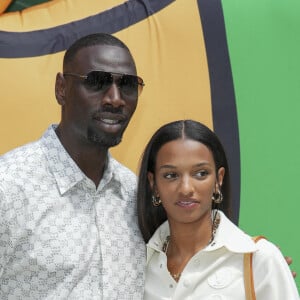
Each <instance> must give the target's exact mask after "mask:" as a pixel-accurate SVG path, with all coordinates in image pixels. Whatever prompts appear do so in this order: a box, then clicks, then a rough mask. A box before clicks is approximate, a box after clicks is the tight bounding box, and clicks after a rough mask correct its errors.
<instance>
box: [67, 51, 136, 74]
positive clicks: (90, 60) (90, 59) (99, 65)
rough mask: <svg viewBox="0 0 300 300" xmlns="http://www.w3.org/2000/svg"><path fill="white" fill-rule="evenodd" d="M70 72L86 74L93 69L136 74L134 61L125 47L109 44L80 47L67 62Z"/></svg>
mask: <svg viewBox="0 0 300 300" xmlns="http://www.w3.org/2000/svg"><path fill="white" fill-rule="evenodd" d="M68 68H71V69H72V70H68V71H72V72H78V73H81V74H86V73H88V72H90V71H93V70H102V71H110V72H116V73H125V74H133V75H135V74H136V68H135V63H134V61H133V58H132V56H131V54H130V53H129V52H128V50H127V49H124V48H121V47H118V46H111V45H93V46H88V47H85V48H82V49H80V50H79V51H78V52H77V53H76V55H75V58H74V60H73V61H72V62H71V63H70V64H69V66H68Z"/></svg>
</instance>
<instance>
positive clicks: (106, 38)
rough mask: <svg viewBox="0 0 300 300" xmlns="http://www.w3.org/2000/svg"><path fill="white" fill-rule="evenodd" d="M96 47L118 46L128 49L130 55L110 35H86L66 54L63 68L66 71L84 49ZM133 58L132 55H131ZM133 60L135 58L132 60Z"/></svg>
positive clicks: (121, 43) (116, 39) (121, 44)
mask: <svg viewBox="0 0 300 300" xmlns="http://www.w3.org/2000/svg"><path fill="white" fill-rule="evenodd" d="M96 45H109V46H117V47H120V48H123V49H126V50H127V51H128V52H129V54H130V55H131V53H130V50H129V48H128V47H127V46H126V45H125V44H124V43H123V42H122V41H121V40H119V39H118V38H116V37H115V36H113V35H111V34H108V33H102V32H100V33H93V34H89V35H86V36H84V37H82V38H80V39H78V40H76V41H75V42H74V43H73V44H72V45H71V46H70V47H69V48H68V49H67V51H66V52H65V55H64V59H63V67H64V69H65V67H66V65H67V64H68V63H69V62H71V61H72V60H73V58H74V57H75V56H76V54H77V52H78V51H79V50H81V49H83V48H86V47H90V46H96ZM131 57H132V55H131ZM132 60H133V58H132Z"/></svg>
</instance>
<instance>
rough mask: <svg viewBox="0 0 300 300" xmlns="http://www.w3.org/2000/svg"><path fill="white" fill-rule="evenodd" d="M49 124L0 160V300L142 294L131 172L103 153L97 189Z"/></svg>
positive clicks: (141, 252) (140, 244)
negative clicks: (103, 165) (35, 137)
mask: <svg viewBox="0 0 300 300" xmlns="http://www.w3.org/2000/svg"><path fill="white" fill-rule="evenodd" d="M55 126H56V125H51V126H50V127H49V128H48V130H47V131H46V132H45V134H44V135H43V137H42V138H41V139H40V140H38V141H36V142H33V143H30V144H27V145H25V146H22V147H20V148H17V149H15V150H13V151H11V152H8V153H7V154H5V155H3V156H2V157H1V158H0V177H1V182H0V214H1V215H0V299H3V300H4V299H22V300H25V299H30V300H33V299H81V300H85V299H89V300H90V299H98V300H99V299H105V300H106V299H107V300H112V299H142V295H143V285H144V266H145V259H146V258H145V245H144V242H143V240H142V237H141V235H140V233H139V230H138V226H137V218H136V213H135V203H136V201H135V199H136V177H135V175H134V174H133V173H132V172H131V171H130V170H129V169H127V168H125V167H124V166H123V165H121V164H120V163H118V162H117V161H116V160H115V159H113V158H112V157H111V156H110V155H109V157H108V162H107V165H106V169H105V172H104V175H103V178H102V180H101V182H100V184H99V186H98V187H97V188H96V187H95V184H94V182H93V181H92V180H90V179H89V178H88V177H87V176H85V174H83V172H82V171H81V170H80V169H79V167H78V166H77V165H76V163H75V162H74V161H73V160H72V159H71V157H70V156H69V155H68V153H67V152H66V151H65V149H64V147H63V146H62V144H61V143H60V141H59V139H58V138H57V136H56V133H55V130H54V129H55Z"/></svg>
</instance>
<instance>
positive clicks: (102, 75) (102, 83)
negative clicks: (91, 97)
mask: <svg viewBox="0 0 300 300" xmlns="http://www.w3.org/2000/svg"><path fill="white" fill-rule="evenodd" d="M85 82H86V84H87V85H88V86H89V87H91V88H93V89H95V90H98V91H102V90H105V89H107V88H108V87H109V86H110V85H111V84H112V82H113V77H112V75H111V74H110V73H108V72H102V71H92V72H90V73H88V75H87V78H86V80H85Z"/></svg>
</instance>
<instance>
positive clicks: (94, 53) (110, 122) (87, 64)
mask: <svg viewBox="0 0 300 300" xmlns="http://www.w3.org/2000/svg"><path fill="white" fill-rule="evenodd" d="M98 70H101V71H106V72H112V73H120V74H130V75H136V68H135V65H134V62H133V60H132V57H131V55H130V54H129V53H128V51H127V50H126V49H123V48H120V47H116V46H109V45H95V46H90V47H87V48H83V49H81V50H79V52H78V53H77V54H76V57H75V59H74V60H73V61H72V62H71V63H69V64H68V65H67V66H66V68H65V70H64V72H65V73H72V74H80V75H86V74H88V73H89V72H91V71H98ZM113 79H114V80H113V83H112V84H109V85H106V87H105V88H99V85H98V86H97V84H96V85H91V84H89V83H88V82H87V81H86V80H84V78H80V77H78V76H77V77H76V76H74V75H71V76H69V75H64V76H62V75H61V80H62V81H63V86H64V100H63V103H61V102H60V104H61V105H62V122H61V124H62V125H63V128H68V130H70V131H69V133H71V134H72V135H73V136H74V138H76V139H79V141H80V142H82V143H92V144H97V145H100V146H103V147H112V146H115V145H117V144H119V143H120V141H121V139H122V135H123V132H124V130H125V129H126V127H127V125H128V123H129V121H130V119H131V117H132V115H133V113H134V111H135V109H136V106H137V97H138V96H137V94H134V95H130V96H128V95H127V94H126V93H124V92H123V90H122V88H121V89H120V88H119V87H118V85H120V84H118V83H119V81H120V76H118V75H113Z"/></svg>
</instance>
